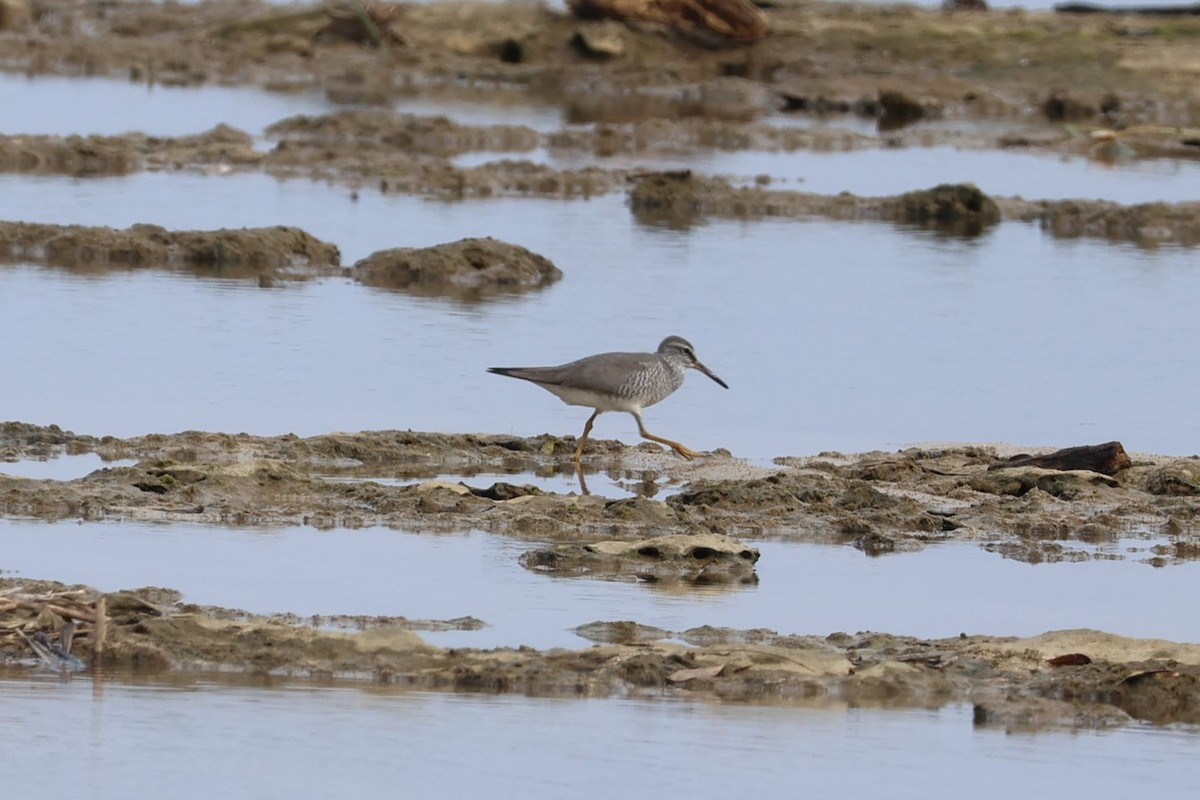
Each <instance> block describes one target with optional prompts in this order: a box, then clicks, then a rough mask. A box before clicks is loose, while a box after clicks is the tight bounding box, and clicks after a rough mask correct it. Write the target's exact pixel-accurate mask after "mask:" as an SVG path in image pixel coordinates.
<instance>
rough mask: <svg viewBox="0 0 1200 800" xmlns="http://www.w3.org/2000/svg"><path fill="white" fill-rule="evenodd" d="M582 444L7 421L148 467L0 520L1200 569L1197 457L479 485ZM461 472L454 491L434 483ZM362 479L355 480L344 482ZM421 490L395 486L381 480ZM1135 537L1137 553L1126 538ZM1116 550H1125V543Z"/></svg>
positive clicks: (927, 455)
mask: <svg viewBox="0 0 1200 800" xmlns="http://www.w3.org/2000/svg"><path fill="white" fill-rule="evenodd" d="M574 444H575V439H574V437H569V436H568V437H561V438H557V437H553V436H549V435H545V436H540V437H533V438H521V437H513V436H498V435H482V434H481V435H462V434H441V433H416V432H412V431H368V432H362V433H336V434H328V435H324V436H313V437H308V438H301V437H298V436H292V435H286V436H274V437H264V436H251V435H248V434H237V435H229V434H220V433H203V432H197V431H189V432H185V433H178V434H151V435H148V436H140V437H135V438H131V439H118V438H115V437H93V436H81V435H77V434H74V433H70V432H67V431H62V430H60V429H58V428H56V427H54V426H50V427H42V426H36V425H29V424H25V423H17V422H9V423H3V424H0V459H2V460H0V473H3V472H4V468H3V461H15V460H19V459H24V458H47V457H53V456H55V455H57V454H61V453H92V452H94V453H96V454H98V455H99V456H100V457H101V458H103V459H105V460H116V459H123V460H124V459H137V460H138V461H139V463H138V464H137V465H136V466H120V467H112V468H106V469H100V470H97V471H95V472H93V473H91V474H90V475H87V476H86V477H83V478H80V479H77V480H72V481H54V480H32V479H25V478H20V477H13V476H11V475H4V474H0V513H3V514H7V515H10V516H22V517H33V518H39V519H47V520H61V519H72V518H75V519H84V520H105V519H134V520H159V521H188V522H197V523H213V524H237V525H267V524H270V525H311V526H315V527H320V528H332V527H351V528H356V527H365V526H372V525H384V526H392V527H397V528H407V529H416V530H430V529H436V530H465V529H472V530H488V531H494V532H499V533H504V534H506V535H509V536H514V537H518V538H526V539H532V540H536V541H540V542H547V541H554V542H567V543H572V544H590V543H594V542H599V541H604V540H621V541H635V540H638V539H644V538H649V537H656V536H662V535H666V534H673V533H688V534H695V533H719V534H723V535H726V536H731V537H735V538H737V539H742V540H755V539H778V538H783V539H788V540H792V541H810V542H823V543H841V544H846V545H849V546H852V547H855V548H858V549H860V550H862V551H863V552H864V553H866V554H867V555H872V556H877V555H884V554H887V553H891V552H897V551H904V550H913V549H919V548H922V547H925V546H928V545H932V544H936V543H939V542H949V541H967V542H977V543H979V544H980V545H981V546H983V547H985V548H986V549H988V550H990V551H992V552H996V553H998V554H1000V555H1002V556H1004V557H1006V558H1014V559H1019V560H1023V561H1029V562H1041V561H1064V560H1087V559H1112V558H1139V559H1140V560H1143V561H1145V562H1148V563H1150V564H1153V565H1155V566H1167V565H1170V564H1173V563H1181V562H1183V561H1188V560H1192V559H1195V558H1197V557H1200V548H1198V547H1197V546H1196V543H1195V537H1196V534H1197V532H1198V531H1200V513H1198V511H1197V505H1196V502H1195V499H1196V497H1198V496H1200V459H1198V458H1196V457H1190V458H1173V457H1166V456H1141V455H1139V456H1137V457H1136V458H1135V459H1134V460H1133V461H1132V464H1131V465H1130V466H1129V467H1127V468H1124V469H1121V470H1120V471H1118V472H1116V473H1115V474H1114V475H1105V474H1101V473H1098V472H1091V471H1088V470H1081V469H1071V470H1056V469H1046V468H1043V467H1036V466H1009V464H1008V462H1007V460H1006V459H1005V458H1004V457H1003V456H1002V454H1001V453H999V452H998V450H997V448H996V447H993V446H946V447H939V448H912V449H907V450H903V451H899V452H895V453H881V452H875V453H864V454H859V455H853V456H845V455H841V454H837V453H829V454H822V455H818V456H809V457H785V458H780V459H778V462H779V463H778V466H776V467H769V468H768V467H753V466H750V465H748V464H745V463H744V462H741V461H738V460H737V459H734V458H732V457H731V456H729V455H728V454H719V453H718V454H711V455H709V456H707V457H705V458H702V459H697V460H696V461H694V462H684V461H681V460H680V459H678V458H677V457H675V456H674V455H672V454H669V453H668V452H667V451H665V450H663V449H661V448H659V447H658V446H656V445H653V444H651V443H643V444H640V445H638V446H637V447H632V448H630V447H626V446H625V445H622V444H621V443H620V442H615V441H611V440H608V441H606V440H599V441H597V443H596V446H595V450H594V451H592V452H591V453H590V454H589V455H588V456H587V457H586V458H585V469H586V470H588V471H595V470H598V469H604V470H608V471H610V472H614V473H617V474H623V475H626V476H629V477H631V478H635V477H636V476H638V475H639V474H646V475H649V476H651V477H652V478H653V479H658V478H662V477H663V476H666V477H669V478H670V479H671V480H673V481H679V482H686V484H685V485H684V487H683V488H682V489H681V490H680V491H679V492H678V493H677V494H674V495H672V496H670V497H668V498H667V499H666V500H665V501H658V500H655V499H653V498H651V497H635V498H628V499H611V498H606V497H602V496H598V495H594V494H577V493H570V494H558V493H548V492H543V491H541V490H539V489H537V488H534V487H532V486H520V485H514V484H511V483H503V482H502V483H496V484H492V485H488V486H482V485H471V483H470V481H469V477H466V476H470V475H472V474H474V473H477V472H479V471H481V470H483V469H485V468H486V469H488V470H490V471H499V472H516V471H531V470H556V469H566V470H569V469H570V465H569V457H570V454H571V452H572V450H573V448H574ZM446 474H461V475H464V476H465V477H464V480H463V481H461V482H459V483H448V482H446V481H434V480H427V481H424V482H417V480H418V479H420V478H422V477H428V476H433V475H446ZM335 476H336V477H345V476H353V477H355V478H358V479H360V480H356V481H353V482H345V481H332V480H329V479H328V478H330V477H335ZM373 477H375V478H384V477H386V478H397V477H400V478H411V479H413V480H414V483H412V484H411V485H384V484H382V483H376V482H374V481H372V480H371V478H373ZM1134 541H1136V542H1140V543H1141V545H1140V546H1138V547H1130V546H1127V543H1129V542H1134ZM1118 543H1125V544H1122V545H1121V546H1120V547H1118V546H1117V545H1118Z"/></svg>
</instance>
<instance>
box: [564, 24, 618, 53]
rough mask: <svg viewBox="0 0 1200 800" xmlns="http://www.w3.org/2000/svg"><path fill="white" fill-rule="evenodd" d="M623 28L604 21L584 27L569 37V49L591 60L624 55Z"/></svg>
mask: <svg viewBox="0 0 1200 800" xmlns="http://www.w3.org/2000/svg"><path fill="white" fill-rule="evenodd" d="M624 33H625V27H624V26H623V25H620V24H618V23H616V22H612V21H605V22H600V23H597V24H593V25H585V26H583V27H581V28H579V30H577V31H575V33H574V35H572V36H571V39H570V45H571V47H573V48H575V49H576V50H578V51H579V52H580V53H581V54H582V55H585V56H589V57H591V58H602V59H607V58H617V57H619V56H623V55H624V54H625V37H624Z"/></svg>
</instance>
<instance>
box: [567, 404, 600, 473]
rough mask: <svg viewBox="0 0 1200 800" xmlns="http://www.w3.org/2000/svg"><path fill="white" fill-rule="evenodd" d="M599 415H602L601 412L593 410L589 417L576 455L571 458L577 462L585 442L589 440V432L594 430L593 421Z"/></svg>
mask: <svg viewBox="0 0 1200 800" xmlns="http://www.w3.org/2000/svg"><path fill="white" fill-rule="evenodd" d="M598 416H600V412H599V411H593V412H592V415H591V416H590V417H588V421H587V424H585V425H584V426H583V436H580V437H579V445H578V446H577V447H576V448H575V456H574V457H573V458H572V459H571V460H572V461H574V462H575V463H576V464H578V463H579V457H580V456H582V455H583V443H584V442H586V441H587V437H588V434H589V433H591V432H592V423H593V422H595V421H596V417H598Z"/></svg>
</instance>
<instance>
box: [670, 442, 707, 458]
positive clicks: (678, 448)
mask: <svg viewBox="0 0 1200 800" xmlns="http://www.w3.org/2000/svg"><path fill="white" fill-rule="evenodd" d="M671 447H672V448H673V449H674V450H675V452H676V453H678V454H679V455H681V456H683V457H684V458H686V459H687V460H688V461H691V460H692V459H693V458H699V457H700V456H702V455H704V453H701V452H699V451H697V450H693V449H692V448H690V447H684V446H683V445H681V444H674V445H671Z"/></svg>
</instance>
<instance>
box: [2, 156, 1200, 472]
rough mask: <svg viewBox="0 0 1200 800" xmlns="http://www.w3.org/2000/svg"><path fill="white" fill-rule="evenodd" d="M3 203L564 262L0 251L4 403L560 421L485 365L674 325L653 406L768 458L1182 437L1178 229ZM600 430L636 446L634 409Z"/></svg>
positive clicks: (392, 423)
mask: <svg viewBox="0 0 1200 800" xmlns="http://www.w3.org/2000/svg"><path fill="white" fill-rule="evenodd" d="M0 218H8V219H13V218H21V219H26V220H30V221H71V222H77V223H84V224H100V225H116V226H125V225H128V224H131V223H133V222H139V221H141V222H154V223H158V224H162V225H166V226H167V227H173V228H219V227H239V226H243V225H246V226H254V225H273V224H280V223H283V224H291V225H298V226H300V227H303V228H305V229H307V230H309V231H311V232H312V233H314V234H315V235H317V236H319V237H322V238H326V239H329V240H332V241H334V242H336V243H337V244H338V245H339V246H340V247H341V248H342V251H343V260H344V261H345V262H347V263H349V262H352V261H353V260H355V259H357V258H360V257H362V256H365V255H366V254H367V253H369V252H371V251H373V250H376V249H380V248H385V247H393V246H399V245H429V244H435V243H438V242H445V241H452V240H455V239H458V238H462V237H465V236H488V235H490V236H496V237H498V238H502V239H505V240H507V241H514V242H519V243H521V244H522V245H524V246H526V247H529V248H530V249H532V250H534V251H535V252H539V253H542V254H543V255H545V256H547V257H549V258H550V259H551V260H553V261H554V262H555V263H556V264H558V265H559V266H560V267H561V268H562V269H563V270H564V272H565V273H566V275H565V277H564V279H563V280H562V281H561V282H559V283H558V284H556V285H554V286H553V287H551V288H549V289H547V290H544V291H541V292H538V293H534V294H529V295H525V296H522V297H510V298H507V299H503V300H498V301H493V302H485V303H475V304H466V303H460V302H456V301H452V300H443V299H431V298H419V297H412V296H408V295H405V294H402V293H397V292H389V291H382V290H372V289H366V288H363V287H361V286H358V285H356V284H354V283H353V282H351V281H349V280H348V279H343V278H335V279H329V280H323V281H316V282H311V283H307V284H303V285H297V286H291V287H285V288H281V289H277V290H262V289H258V288H257V287H255V286H253V285H251V284H250V282H235V281H225V280H217V279H204V280H201V279H196V278H192V277H187V276H183V275H178V274H171V273H165V272H162V271H158V270H142V271H128V272H116V273H109V274H106V275H80V274H73V273H70V272H66V271H63V270H57V269H49V268H44V267H36V266H21V265H12V266H0V337H3V340H4V341H7V342H18V343H24V344H23V345H21V346H16V347H12V348H11V349H9V350H8V352H7V353H6V364H5V367H6V380H7V382H8V383H9V385H11V386H17V387H20V388H21V391H19V392H12V393H8V394H6V395H5V397H4V399H3V400H2V401H0V417H3V418H6V419H19V420H24V421H29V422H39V423H57V424H59V425H62V426H63V427H66V428H69V429H73V430H77V431H80V432H86V433H92V434H113V435H133V434H141V433H147V432H153V431H158V432H169V431H177V430H186V429H205V430H221V431H230V432H236V431H249V432H254V433H263V434H273V433H286V432H295V433H298V434H301V435H310V434H317V433H325V432H329V431H335V430H360V429H381V428H402V429H403V428H411V429H415V430H439V431H464V432H465V431H490V432H502V433H503V432H513V433H519V434H529V435H532V434H540V433H544V432H553V433H558V434H573V435H578V433H579V432H580V431H581V430H582V425H583V421H584V419H585V417H586V412H585V411H583V410H581V409H578V408H570V407H567V406H564V405H563V404H562V403H560V402H559V401H558V400H557V399H556V398H554V397H553V396H551V395H549V394H548V393H545V392H541V391H539V390H537V389H536V387H532V386H529V385H525V384H522V383H519V382H517V381H511V380H504V379H502V378H498V377H496V376H494V375H489V374H487V373H486V372H485V369H486V367H488V366H493V365H499V366H510V365H526V364H554V363H562V362H564V361H568V360H571V359H573V358H577V357H579V356H581V355H586V354H589V353H595V352H603V351H605V350H642V349H652V348H653V347H655V346H656V344H657V343H658V341H659V340H661V339H662V337H663V336H665V335H667V334H669V333H679V334H683V335H684V336H686V337H688V338H689V339H690V340H691V341H692V342H693V343H694V344H695V345H696V347H697V351H698V353H699V354H700V357H701V358H702V359H703V360H704V361H705V362H706V363H707V364H708V365H709V366H710V367H712V368H713V369H714V370H715V371H716V372H717V374H719V375H721V377H723V378H724V379H725V380H726V381H727V382H728V383H729V385H730V387H731V389H730V390H729V391H725V390H723V389H721V388H720V387H718V386H716V385H715V384H713V383H712V382H710V381H708V380H705V379H704V378H703V377H702V376H699V375H697V376H693V377H692V379H691V380H689V382H688V383H687V384H686V385H685V386H684V387H683V389H682V390H680V391H679V392H677V393H676V394H675V395H674V396H672V397H671V398H669V399H668V400H667V401H666V402H664V403H663V404H662V405H661V406H656V407H654V408H652V409H650V410H649V412H648V414H647V423H648V427H649V429H650V430H651V431H653V432H655V433H657V434H659V435H662V436H668V437H670V438H675V439H679V440H682V441H683V442H684V443H685V444H687V445H689V446H690V447H693V448H698V449H713V448H716V447H726V448H728V449H729V450H730V451H732V452H733V453H734V454H735V455H737V456H741V457H746V458H751V459H757V460H765V459H769V458H771V457H773V456H778V455H795V454H807V453H816V452H819V451H821V450H825V449H835V450H843V451H855V450H862V449H871V448H894V447H899V446H904V445H906V444H910V443H913V442H920V441H928V440H971V441H997V440H999V441H1011V442H1016V443H1019V444H1026V445H1062V446H1066V445H1075V444H1083V443H1089V442H1092V443H1095V442H1103V441H1108V440H1111V439H1119V440H1121V441H1122V442H1123V443H1124V444H1125V446H1126V448H1127V449H1130V450H1135V451H1150V452H1161V453H1170V454H1178V455H1187V454H1192V453H1197V452H1200V418H1197V416H1196V415H1195V413H1194V408H1193V402H1192V399H1193V398H1194V397H1195V396H1196V395H1197V393H1198V391H1200V370H1197V369H1196V352H1197V351H1196V348H1195V346H1194V342H1196V341H1200V315H1197V314H1196V313H1195V308H1194V306H1195V302H1194V299H1195V298H1196V297H1200V269H1197V262H1196V256H1195V253H1194V252H1193V251H1191V250H1186V249H1178V248H1169V247H1168V248H1162V249H1160V250H1156V251H1146V250H1139V249H1137V248H1134V247H1132V246H1126V245H1110V244H1105V243H1103V242H1098V241H1093V240H1077V241H1058V240H1054V239H1052V238H1050V237H1047V236H1045V235H1043V234H1042V233H1041V232H1039V231H1038V230H1037V229H1036V228H1034V227H1031V226H1027V225H1022V224H1016V223H1013V224H1005V225H1001V226H999V227H998V228H997V229H996V230H994V231H993V232H991V233H989V234H987V235H985V236H983V237H980V238H979V239H975V240H971V241H963V240H958V239H946V238H939V237H937V236H933V235H927V234H922V233H914V232H907V231H902V230H898V229H895V228H892V227H889V226H885V225H880V224H865V223H840V222H829V221H811V222H795V221H780V220H769V221H761V222H752V223H737V222H716V223H713V224H710V225H704V226H700V227H697V228H694V229H691V230H686V231H675V230H664V229H659V228H648V227H643V226H640V225H638V224H637V223H636V222H635V221H634V220H633V218H632V217H631V216H630V214H629V213H628V211H627V209H625V207H624V201H623V199H622V198H620V197H605V198H600V199H596V200H591V201H576V202H561V201H550V200H519V201H518V200H505V201H492V202H470V203H456V204H441V203H433V202H426V201H422V200H419V199H414V198H408V197H383V196H380V195H378V194H375V193H373V192H366V193H364V194H363V196H362V198H361V199H360V200H359V201H358V202H352V201H351V200H350V199H349V198H348V197H347V196H346V192H345V191H344V190H343V189H339V188H330V187H326V186H322V185H318V184H311V183H308V182H277V181H274V180H272V179H270V178H266V177H263V176H235V177H228V178H203V177H199V176H182V175H175V176H169V175H157V174H155V175H150V174H146V175H138V176H133V177H131V178H128V179H121V180H116V179H113V180H107V179H105V180H87V181H73V180H70V179H65V178H41V179H31V178H28V177H24V178H17V177H14V176H3V177H0ZM595 434H596V435H597V436H599V437H612V438H620V439H622V440H624V441H627V442H632V441H634V440H635V438H636V428H635V426H634V424H633V420H631V419H630V418H629V417H628V416H627V415H620V414H616V415H614V414H607V415H604V416H603V417H601V418H600V419H599V421H598V423H597V426H596V432H595Z"/></svg>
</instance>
